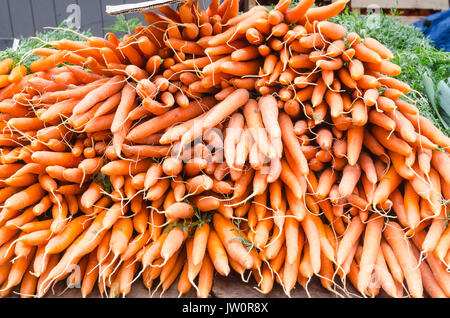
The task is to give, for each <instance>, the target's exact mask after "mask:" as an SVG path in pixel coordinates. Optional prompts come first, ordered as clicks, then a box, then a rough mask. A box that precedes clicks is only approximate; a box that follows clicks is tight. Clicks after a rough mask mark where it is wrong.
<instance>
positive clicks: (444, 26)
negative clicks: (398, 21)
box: [413, 10, 450, 52]
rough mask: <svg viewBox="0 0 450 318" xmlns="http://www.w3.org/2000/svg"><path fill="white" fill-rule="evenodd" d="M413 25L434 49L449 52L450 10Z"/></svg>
mask: <svg viewBox="0 0 450 318" xmlns="http://www.w3.org/2000/svg"><path fill="white" fill-rule="evenodd" d="M413 25H414V26H415V27H417V28H419V29H421V30H422V32H423V34H425V36H426V37H428V38H429V39H430V40H431V41H432V42H433V44H434V45H435V46H436V48H438V49H444V51H446V52H450V10H446V11H442V12H438V13H435V14H432V15H429V16H427V17H426V18H425V19H422V20H419V21H417V22H416V23H414V24H413Z"/></svg>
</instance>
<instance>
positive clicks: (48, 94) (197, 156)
mask: <svg viewBox="0 0 450 318" xmlns="http://www.w3.org/2000/svg"><path fill="white" fill-rule="evenodd" d="M347 2H348V0H338V1H336V2H334V3H332V4H330V5H327V6H322V7H313V4H314V0H302V1H300V2H299V3H298V4H297V5H296V6H291V1H290V0H280V1H279V3H278V4H277V5H276V6H275V7H274V9H272V10H270V11H269V10H266V8H265V7H262V6H256V7H253V8H252V9H250V10H249V11H248V12H245V13H242V14H238V8H239V2H238V1H237V0H225V1H223V2H222V3H219V0H214V1H212V2H211V4H210V5H209V7H208V8H207V9H206V10H201V9H200V7H199V5H198V2H197V1H192V0H188V1H186V2H184V3H182V4H181V5H180V6H179V7H178V9H177V10H173V9H171V8H170V7H168V6H163V7H160V8H159V12H161V14H159V13H155V12H147V13H144V15H145V19H146V21H147V22H148V25H146V26H139V27H137V28H136V29H135V30H134V32H133V33H131V34H127V35H125V36H124V37H123V39H121V40H120V39H118V38H117V37H116V36H115V35H114V34H112V33H110V34H108V35H107V36H106V37H105V38H98V37H88V38H86V40H85V41H70V40H60V41H56V42H50V43H45V44H46V46H45V47H42V48H39V49H35V50H34V51H33V53H34V54H36V55H39V56H41V58H40V59H38V60H36V61H35V62H33V63H32V64H31V66H30V71H31V72H30V73H29V74H27V73H26V72H25V71H24V70H23V67H21V66H20V65H19V66H16V67H14V68H13V65H12V63H11V61H8V60H5V61H2V62H0V73H2V74H9V75H0V81H1V84H0V86H2V87H3V88H1V90H0V117H1V119H2V120H1V123H0V125H1V128H2V133H1V134H0V147H1V156H0V162H1V166H0V178H1V183H0V203H1V206H2V207H1V211H0V284H1V286H0V295H1V296H6V295H8V294H9V293H10V292H11V291H12V290H13V289H15V288H16V289H15V292H17V293H19V294H20V295H21V296H22V297H42V296H44V295H45V294H46V293H47V292H48V291H49V289H50V288H51V287H52V286H53V285H54V284H55V283H57V282H59V281H61V280H66V282H67V284H68V285H69V287H70V286H72V285H76V284H78V285H80V286H81V294H82V296H83V297H86V296H88V295H89V294H90V293H91V291H92V290H93V288H94V287H95V286H97V287H98V289H99V290H100V292H101V294H102V295H103V294H105V295H107V296H110V297H116V296H119V295H122V296H126V295H127V294H128V293H129V292H130V290H131V286H132V284H133V283H134V282H135V281H137V280H138V279H141V280H142V281H143V283H144V284H145V286H146V287H147V288H148V289H149V290H150V289H153V293H155V292H157V291H160V293H161V294H162V293H164V292H165V291H166V290H167V289H168V288H170V287H171V286H172V285H174V284H176V285H177V289H178V291H179V294H180V295H184V294H186V293H187V292H189V291H190V290H191V289H192V288H193V289H195V290H196V293H197V296H198V297H208V295H209V293H210V291H211V289H212V286H213V281H214V276H215V275H222V276H227V275H229V274H230V273H231V271H235V272H236V273H238V274H239V275H241V277H242V279H243V280H245V281H248V280H249V279H250V276H252V277H253V283H254V284H256V288H257V289H258V290H259V291H260V292H261V293H264V294H269V293H270V291H271V290H272V288H273V286H274V285H275V283H277V284H279V285H281V287H282V288H283V290H284V291H285V293H286V294H287V295H288V296H289V295H290V294H291V292H292V290H293V289H294V288H296V287H297V286H298V285H297V283H298V284H299V285H301V286H303V287H304V288H305V289H306V290H307V289H308V284H309V282H310V281H311V279H312V278H313V277H315V276H317V277H319V279H320V282H321V284H322V286H323V287H324V288H326V289H328V290H329V291H330V292H333V293H335V294H336V295H338V296H356V295H360V296H364V297H375V296H377V295H378V294H379V292H380V290H381V289H382V290H384V292H385V293H387V294H388V295H390V296H392V297H404V296H412V297H424V296H429V297H449V296H450V273H449V268H450V267H449V266H450V252H449V247H450V228H449V227H448V226H447V221H448V218H449V216H448V210H447V207H448V202H449V200H450V170H449V169H448V167H449V166H450V155H449V153H450V138H449V137H447V136H446V135H445V134H443V133H442V132H441V131H440V130H439V129H437V128H436V127H435V126H434V125H433V124H432V123H431V122H430V121H429V120H428V119H427V118H425V117H423V116H421V115H420V114H419V111H418V109H417V107H416V106H415V103H414V100H411V98H410V97H408V92H410V91H411V88H410V87H409V86H408V84H406V83H403V82H401V81H399V80H397V79H395V76H396V75H398V74H399V73H400V72H401V69H400V67H399V66H397V65H395V64H393V63H392V62H390V60H391V59H392V58H393V54H392V52H391V51H390V50H389V49H388V48H387V47H385V46H384V45H383V44H381V43H379V42H378V41H377V40H376V39H373V38H365V39H362V38H361V37H360V36H359V35H358V34H356V33H355V32H350V33H347V30H346V29H345V28H344V27H343V26H341V25H338V24H335V23H332V22H329V21H327V19H329V18H331V17H333V16H335V15H337V14H339V12H341V11H342V10H343V9H344V8H345V6H346V3H347ZM50 47H51V48H50ZM5 76H6V77H5ZM75 269H76V270H75ZM247 273H249V274H250V276H248V277H247V278H245V277H246V274H247ZM348 281H350V283H351V284H352V285H353V286H354V288H355V289H356V291H357V292H356V293H355V292H351V291H350V290H349V289H348V288H347V284H346V283H347V282H348Z"/></svg>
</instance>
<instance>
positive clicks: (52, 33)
mask: <svg viewBox="0 0 450 318" xmlns="http://www.w3.org/2000/svg"><path fill="white" fill-rule="evenodd" d="M58 27H59V29H58V28H57V29H46V30H44V31H42V32H37V33H36V36H34V37H30V38H23V37H22V38H20V42H19V46H18V47H17V49H16V50H13V49H12V48H8V49H6V50H4V51H0V61H1V60H4V59H7V58H11V59H13V60H14V62H15V64H19V63H20V64H23V65H25V66H26V67H27V68H28V67H29V66H30V64H31V63H32V62H33V61H35V60H37V59H39V58H40V56H37V55H33V54H31V51H32V50H33V49H36V48H40V47H51V46H49V45H45V43H48V42H52V41H58V40H61V39H68V40H74V41H79V40H84V39H83V38H82V37H81V36H79V35H78V34H77V33H79V34H82V35H84V36H92V33H91V31H90V30H87V31H80V30H77V29H73V31H75V32H76V33H75V32H71V31H70V28H68V27H67V24H66V21H63V22H61V24H60V25H59V26H58ZM62 28H64V29H65V30H62Z"/></svg>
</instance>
